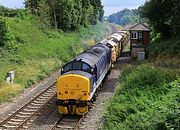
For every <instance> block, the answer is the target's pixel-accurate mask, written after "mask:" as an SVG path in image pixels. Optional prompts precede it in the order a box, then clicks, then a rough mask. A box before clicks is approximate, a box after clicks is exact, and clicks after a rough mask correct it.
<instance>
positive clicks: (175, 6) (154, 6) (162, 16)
mask: <svg viewBox="0 0 180 130" xmlns="http://www.w3.org/2000/svg"><path fill="white" fill-rule="evenodd" d="M139 10H140V12H141V15H142V17H145V18H146V19H148V21H149V23H150V24H151V25H152V26H153V28H154V30H155V31H156V33H161V34H162V35H163V36H166V37H167V36H171V35H177V34H179V33H180V21H179V19H180V1H179V0H148V1H146V2H145V4H144V5H143V6H141V7H139Z"/></svg>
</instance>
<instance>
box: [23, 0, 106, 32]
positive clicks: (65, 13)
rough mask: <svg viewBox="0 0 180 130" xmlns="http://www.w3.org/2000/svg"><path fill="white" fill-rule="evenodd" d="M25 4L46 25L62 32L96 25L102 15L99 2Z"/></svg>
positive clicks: (71, 0)
mask: <svg viewBox="0 0 180 130" xmlns="http://www.w3.org/2000/svg"><path fill="white" fill-rule="evenodd" d="M25 4H26V8H28V9H30V10H31V11H32V12H33V13H34V14H36V15H38V16H40V18H41V19H42V21H44V22H46V24H47V25H53V26H54V27H55V28H56V29H57V28H58V29H62V30H64V31H69V30H70V31H72V30H73V31H74V30H79V29H80V27H81V26H83V27H87V26H88V25H89V24H96V23H97V21H98V20H100V21H102V18H103V15H104V11H103V6H102V3H101V0H85V1H84V0H27V1H26V2H25Z"/></svg>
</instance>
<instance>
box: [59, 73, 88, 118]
mask: <svg viewBox="0 0 180 130" xmlns="http://www.w3.org/2000/svg"><path fill="white" fill-rule="evenodd" d="M89 101H90V80H89V79H88V78H87V77H85V76H82V75H78V74H66V75H62V76H61V77H60V78H59V79H58V80H57V105H58V111H59V112H60V113H61V114H71V115H73V114H76V115H84V114H85V113H87V112H88V102H89Z"/></svg>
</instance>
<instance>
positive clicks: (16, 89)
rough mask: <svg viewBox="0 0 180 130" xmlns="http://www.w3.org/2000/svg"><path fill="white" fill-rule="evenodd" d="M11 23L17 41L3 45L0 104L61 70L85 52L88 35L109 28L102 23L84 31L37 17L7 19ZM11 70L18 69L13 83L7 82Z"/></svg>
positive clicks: (0, 51)
mask: <svg viewBox="0 0 180 130" xmlns="http://www.w3.org/2000/svg"><path fill="white" fill-rule="evenodd" d="M7 22H8V25H9V31H10V34H12V39H13V41H14V43H12V45H9V46H7V47H6V48H0V104H1V103H3V102H7V101H11V99H12V98H13V97H14V96H16V95H18V94H19V93H21V92H22V91H23V90H24V89H26V88H28V87H30V86H31V85H33V84H35V83H37V82H38V81H40V80H42V79H44V78H45V77H47V76H48V75H49V74H51V73H53V72H54V71H55V70H57V69H60V68H61V66H62V65H63V64H64V63H66V62H67V61H69V60H70V59H72V58H73V57H75V56H76V55H77V54H79V53H80V52H82V51H83V50H84V49H85V48H84V45H83V44H82V39H84V37H83V36H84V35H85V36H89V37H92V36H94V34H96V33H99V32H101V31H102V32H104V30H101V29H102V28H106V27H105V26H106V25H104V24H101V23H98V25H97V26H91V27H90V28H88V29H89V30H90V32H92V33H91V34H89V31H87V30H88V29H83V30H84V31H81V32H80V33H81V34H80V33H75V32H74V33H73V32H69V33H65V32H62V31H55V30H53V29H49V28H47V27H45V26H43V25H42V24H40V22H39V21H38V18H36V17H33V16H30V17H25V18H23V19H19V18H7ZM95 28H97V30H98V32H96V30H95ZM100 30H101V31H100ZM101 36H104V33H101V34H100V35H99V37H101ZM89 37H88V38H89ZM88 38H87V39H88ZM10 70H14V71H15V81H14V84H13V85H9V84H6V82H5V76H6V73H7V72H8V71H10Z"/></svg>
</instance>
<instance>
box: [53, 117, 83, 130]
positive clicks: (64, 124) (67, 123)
mask: <svg viewBox="0 0 180 130" xmlns="http://www.w3.org/2000/svg"><path fill="white" fill-rule="evenodd" d="M83 118H84V116H72V115H61V116H60V118H59V119H58V120H57V121H56V122H55V124H54V125H53V126H52V127H51V128H50V130H56V129H58V130H59V129H62V130H64V129H72V130H77V129H78V128H79V126H80V123H81V122H82V121H83Z"/></svg>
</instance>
